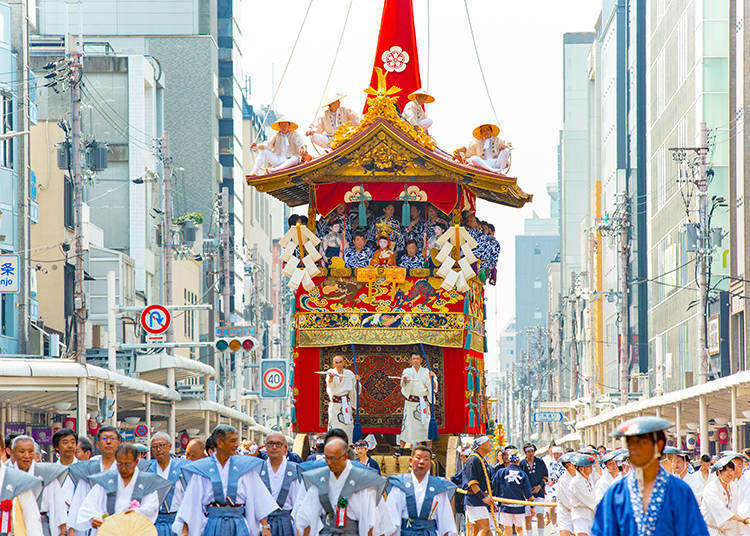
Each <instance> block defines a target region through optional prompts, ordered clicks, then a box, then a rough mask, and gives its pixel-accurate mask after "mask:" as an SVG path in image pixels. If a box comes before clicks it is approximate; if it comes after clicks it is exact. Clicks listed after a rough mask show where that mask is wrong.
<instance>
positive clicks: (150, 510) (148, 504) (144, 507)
mask: <svg viewBox="0 0 750 536" xmlns="http://www.w3.org/2000/svg"><path fill="white" fill-rule="evenodd" d="M135 511H136V512H139V513H141V514H143V515H144V516H146V517H147V518H149V519H150V520H151V522H152V523H154V522H155V521H156V516H157V515H159V495H158V493H157V492H155V491H152V492H151V493H149V494H147V495H146V496H145V497H144V498H143V500H142V501H141V505H140V506H139V507H138V508H135Z"/></svg>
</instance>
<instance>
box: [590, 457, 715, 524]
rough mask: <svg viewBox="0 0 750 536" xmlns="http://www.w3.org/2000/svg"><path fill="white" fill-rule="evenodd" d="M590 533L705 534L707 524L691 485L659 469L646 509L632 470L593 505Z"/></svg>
mask: <svg viewBox="0 0 750 536" xmlns="http://www.w3.org/2000/svg"><path fill="white" fill-rule="evenodd" d="M591 536H708V527H707V526H706V522H705V521H704V520H703V515H702V514H701V512H700V508H699V507H698V501H696V499H695V495H694V494H693V491H692V490H691V489H690V486H688V485H687V484H685V482H683V481H682V480H680V479H679V478H677V477H675V476H672V475H670V474H669V473H667V472H666V471H665V470H664V469H662V468H660V469H659V473H658V475H657V476H656V481H655V482H654V487H653V489H652V490H651V497H650V499H649V503H648V511H647V512H644V511H643V500H642V494H641V491H640V489H639V486H638V482H637V480H636V477H635V473H634V472H633V471H631V472H630V473H629V474H628V475H627V476H626V477H625V478H622V479H620V480H618V481H617V482H615V483H614V484H612V486H610V488H609V489H608V490H607V493H606V494H605V495H604V497H603V498H602V500H601V501H600V502H599V504H598V505H597V507H596V514H595V515H594V524H593V526H592V527H591Z"/></svg>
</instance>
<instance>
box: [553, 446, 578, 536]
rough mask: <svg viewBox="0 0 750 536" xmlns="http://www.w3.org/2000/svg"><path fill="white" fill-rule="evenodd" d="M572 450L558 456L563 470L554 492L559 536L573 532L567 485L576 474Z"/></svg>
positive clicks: (567, 535) (566, 535)
mask: <svg viewBox="0 0 750 536" xmlns="http://www.w3.org/2000/svg"><path fill="white" fill-rule="evenodd" d="M574 456H575V453H574V452H567V453H565V454H563V455H562V456H561V457H560V463H561V464H562V466H563V468H564V469H565V472H564V473H563V474H562V475H560V478H559V479H558V480H557V483H556V484H555V494H556V497H557V508H556V510H557V530H558V531H559V532H560V536H571V535H572V534H573V521H572V519H571V517H570V508H571V506H572V504H571V502H570V497H569V492H568V487H569V486H570V481H571V480H572V479H573V477H574V476H576V469H575V466H574V465H573V461H572V460H573V457H574Z"/></svg>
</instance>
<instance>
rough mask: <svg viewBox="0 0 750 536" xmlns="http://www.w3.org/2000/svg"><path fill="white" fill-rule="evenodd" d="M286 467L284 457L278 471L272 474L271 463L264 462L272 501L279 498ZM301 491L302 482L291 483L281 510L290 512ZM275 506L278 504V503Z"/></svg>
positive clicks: (294, 481)
mask: <svg viewBox="0 0 750 536" xmlns="http://www.w3.org/2000/svg"><path fill="white" fill-rule="evenodd" d="M287 465H288V464H287V459H286V456H285V457H284V458H282V460H281V463H280V464H279V468H278V470H277V471H276V472H275V473H274V471H273V468H272V467H271V461H270V460H266V461H265V468H264V470H265V471H267V473H268V482H269V483H270V484H271V496H272V497H273V500H274V501H275V500H277V499H278V498H279V493H280V492H281V486H282V485H283V484H284V476H285V475H286V468H287ZM302 489H304V488H303V486H302V482H300V481H299V480H293V481H292V483H291V484H290V485H289V493H288V494H287V496H286V502H285V503H284V506H283V508H282V510H292V509H293V508H294V505H295V504H296V503H297V499H298V498H299V496H300V490H302ZM276 504H278V502H277V503H276Z"/></svg>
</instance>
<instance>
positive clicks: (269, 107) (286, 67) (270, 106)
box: [250, 0, 313, 145]
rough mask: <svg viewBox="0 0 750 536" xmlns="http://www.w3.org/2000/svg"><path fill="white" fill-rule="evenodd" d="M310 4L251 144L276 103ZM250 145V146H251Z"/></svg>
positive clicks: (311, 2)
mask: <svg viewBox="0 0 750 536" xmlns="http://www.w3.org/2000/svg"><path fill="white" fill-rule="evenodd" d="M312 4H313V0H310V1H309V2H308V3H307V9H306V10H305V16H304V17H303V18H302V24H300V27H299V30H298V31H297V37H295V38H294V44H293V45H292V50H291V51H290V52H289V57H288V58H287V60H286V65H284V70H283V71H282V73H281V78H279V83H278V84H277V85H276V89H275V90H274V92H273V96H272V97H271V103H270V104H269V105H268V108H267V109H266V114H265V115H264V116H263V121H262V122H261V124H260V128H259V129H258V132H256V133H255V137H254V138H253V141H252V143H256V142H257V141H258V138H259V137H260V135H261V133H263V132H264V130H265V127H266V121H267V120H268V114H269V113H271V110H273V105H274V104H275V103H276V97H277V96H278V95H279V90H280V89H281V84H282V83H283V82H284V77H285V76H286V72H287V70H288V69H289V64H290V63H292V56H294V51H295V50H296V49H297V43H299V38H300V35H302V29H303V28H304V27H305V23H306V22H307V16H308V15H309V14H310V8H311V7H312ZM252 143H251V144H250V145H252Z"/></svg>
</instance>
